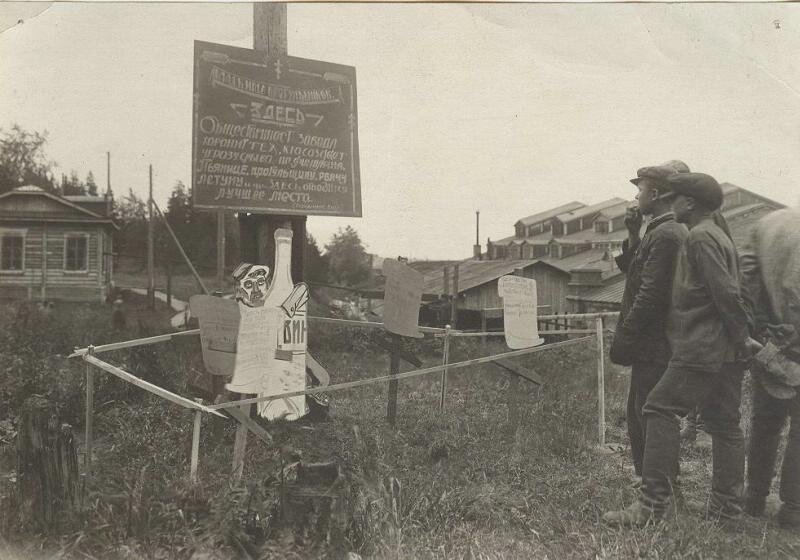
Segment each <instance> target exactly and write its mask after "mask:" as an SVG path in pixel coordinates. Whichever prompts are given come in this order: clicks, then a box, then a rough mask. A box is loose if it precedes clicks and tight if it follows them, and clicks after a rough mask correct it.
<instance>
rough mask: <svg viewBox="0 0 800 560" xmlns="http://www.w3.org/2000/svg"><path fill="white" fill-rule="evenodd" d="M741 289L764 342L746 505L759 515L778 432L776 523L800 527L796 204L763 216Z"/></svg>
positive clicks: (799, 230)
mask: <svg viewBox="0 0 800 560" xmlns="http://www.w3.org/2000/svg"><path fill="white" fill-rule="evenodd" d="M742 284H743V287H744V288H745V289H744V290H743V295H745V299H746V301H747V303H748V304H749V308H750V311H751V313H750V319H751V328H752V330H753V332H754V333H757V334H756V337H757V338H758V339H759V341H760V342H764V343H765V344H766V346H765V348H764V349H763V350H762V351H761V352H759V353H758V354H757V355H756V358H755V360H754V362H753V365H752V366H751V368H750V371H751V373H752V374H753V378H754V383H753V417H752V420H751V430H750V447H749V449H748V452H747V465H748V468H747V491H746V499H745V511H746V512H747V513H748V514H750V515H753V516H761V515H763V514H764V510H765V506H766V498H767V496H768V495H769V487H770V484H771V482H772V476H773V474H774V472H775V462H776V458H777V453H778V445H779V443H780V439H781V431H782V430H783V426H784V424H785V423H786V419H787V418H789V421H790V427H789V436H788V438H787V441H786V450H785V452H784V455H783V465H782V468H781V482H780V499H781V502H782V504H781V508H780V510H779V511H778V524H779V525H781V526H782V527H785V528H792V529H798V528H800V396H798V390H800V387H798V385H800V209H784V210H778V211H776V212H773V213H771V214H768V215H767V216H765V217H764V218H762V219H761V220H759V222H758V223H757V224H756V225H755V226H754V227H753V229H752V231H751V239H750V243H749V244H748V247H747V248H746V249H745V250H744V252H743V254H742Z"/></svg>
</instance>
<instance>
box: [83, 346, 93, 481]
mask: <svg viewBox="0 0 800 560" xmlns="http://www.w3.org/2000/svg"><path fill="white" fill-rule="evenodd" d="M86 355H87V356H92V355H94V346H89V347H88V348H87V351H86ZM93 419H94V370H92V365H91V364H89V363H88V362H87V363H86V420H85V422H84V429H85V436H84V456H83V470H84V472H85V473H86V476H87V477H88V476H91V474H92V437H93V434H92V427H93V426H92V421H93Z"/></svg>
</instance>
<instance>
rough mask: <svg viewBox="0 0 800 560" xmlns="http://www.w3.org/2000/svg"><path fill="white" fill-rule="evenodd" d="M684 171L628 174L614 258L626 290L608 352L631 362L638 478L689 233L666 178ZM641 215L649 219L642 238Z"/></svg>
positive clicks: (630, 413) (669, 168) (676, 164)
mask: <svg viewBox="0 0 800 560" xmlns="http://www.w3.org/2000/svg"><path fill="white" fill-rule="evenodd" d="M688 172H689V167H688V166H687V165H686V164H685V163H683V162H682V161H670V162H667V163H664V164H662V165H659V166H654V167H643V168H641V169H639V171H638V172H637V173H636V175H637V177H636V178H635V179H631V183H633V184H634V185H636V187H637V188H638V190H639V191H638V193H637V195H636V205H635V206H631V207H630V208H628V210H627V212H626V214H625V226H626V227H627V228H628V239H626V240H625V241H623V244H622V254H621V255H620V256H618V257H617V258H616V262H617V265H618V266H619V268H620V270H622V271H623V272H624V273H625V290H624V292H623V294H622V304H621V306H620V314H619V319H618V321H617V328H616V333H615V335H614V341H613V343H612V345H611V353H610V358H611V361H613V362H614V363H617V364H619V365H623V366H631V381H630V388H629V390H628V404H627V413H626V417H627V424H628V437H629V439H630V443H631V455H632V459H633V467H634V470H635V472H636V476H637V477H639V478H641V476H642V460H643V457H644V442H645V425H644V419H643V417H642V407H643V406H644V403H645V401H646V400H647V395H649V394H650V391H651V390H652V389H653V387H655V386H656V383H658V380H659V379H661V376H662V374H663V373H664V371H665V370H666V369H667V363H669V358H670V348H669V342H667V333H666V328H667V314H668V313H669V304H670V293H671V288H672V276H673V273H674V271H675V261H676V259H677V256H678V249H679V248H680V246H681V243H683V240H684V239H685V238H686V235H687V233H688V230H687V229H686V226H684V225H682V224H679V223H677V222H676V221H675V216H674V215H673V213H672V208H671V206H670V200H671V198H672V190H671V189H670V188H669V187H668V186H667V185H666V183H665V181H664V180H665V179H666V178H667V177H669V176H670V175H674V174H675V173H688ZM643 216H648V217H649V218H650V221H649V223H648V224H647V228H646V229H645V232H644V235H643V236H642V237H641V238H640V232H641V229H642V218H643Z"/></svg>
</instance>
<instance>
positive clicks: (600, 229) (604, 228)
mask: <svg viewBox="0 0 800 560" xmlns="http://www.w3.org/2000/svg"><path fill="white" fill-rule="evenodd" d="M594 230H595V231H596V232H597V233H608V222H605V221H602V220H597V221H596V222H595V223H594Z"/></svg>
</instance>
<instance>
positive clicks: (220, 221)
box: [217, 208, 225, 290]
mask: <svg viewBox="0 0 800 560" xmlns="http://www.w3.org/2000/svg"><path fill="white" fill-rule="evenodd" d="M217 289H219V290H224V289H225V209H224V208H220V209H218V210H217Z"/></svg>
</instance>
